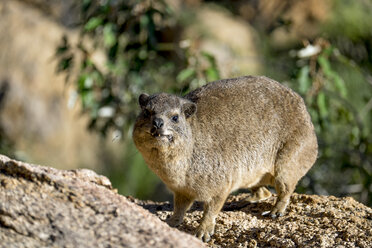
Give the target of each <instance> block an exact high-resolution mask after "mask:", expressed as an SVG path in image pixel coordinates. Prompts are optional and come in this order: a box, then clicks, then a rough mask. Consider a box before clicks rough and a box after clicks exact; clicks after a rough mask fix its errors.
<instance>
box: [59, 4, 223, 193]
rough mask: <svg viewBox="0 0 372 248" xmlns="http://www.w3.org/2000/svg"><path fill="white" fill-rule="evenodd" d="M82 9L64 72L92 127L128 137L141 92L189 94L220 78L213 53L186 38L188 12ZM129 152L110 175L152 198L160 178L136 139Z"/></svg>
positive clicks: (65, 44) (148, 7)
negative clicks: (185, 15) (183, 22)
mask: <svg viewBox="0 0 372 248" xmlns="http://www.w3.org/2000/svg"><path fill="white" fill-rule="evenodd" d="M81 8H82V14H81V19H82V23H81V33H80V36H79V41H78V42H77V44H73V43H72V42H71V41H69V40H68V38H67V36H65V37H63V39H62V41H61V44H60V46H59V47H58V49H57V52H56V54H57V57H58V59H59V64H58V68H57V70H58V71H59V72H65V73H66V75H67V78H66V79H67V82H70V81H73V83H74V84H75V86H76V91H77V93H78V95H79V97H80V100H81V104H82V110H83V112H84V113H85V114H88V115H89V116H90V124H89V127H88V128H89V129H90V130H95V131H98V132H100V133H101V134H102V135H104V136H107V134H109V132H110V130H114V132H113V133H112V134H113V135H114V139H116V138H117V137H122V136H123V138H124V140H128V139H130V132H128V130H129V129H130V126H131V124H132V123H133V121H134V119H135V117H136V114H137V113H138V107H137V97H138V96H139V95H140V93H142V92H150V93H154V92H160V91H167V92H173V93H178V94H179V93H185V92H187V91H189V90H191V89H195V88H197V87H199V86H201V85H203V84H205V83H206V82H207V81H210V80H216V79H218V78H219V72H218V69H217V66H216V62H215V60H214V57H213V56H212V55H210V54H208V53H206V52H198V51H196V50H195V49H193V48H192V47H191V46H190V44H189V42H188V41H187V40H179V37H177V33H178V32H179V29H180V28H181V27H180V26H179V25H180V24H179V19H180V18H181V17H178V16H177V15H176V14H175V13H174V12H173V10H172V9H171V8H170V7H169V6H168V5H167V4H166V3H165V2H164V1H161V0H160V1H149V0H129V1H127V0H121V1H117V0H107V1H100V0H84V1H83V3H82V5H81ZM170 34H171V37H168V35H170ZM100 55H103V56H100ZM76 68H77V71H78V72H77V73H76ZM76 74H77V75H76ZM123 131H124V132H123ZM127 153H128V154H127V156H125V158H124V159H125V160H124V161H125V164H124V165H122V166H121V169H119V168H120V167H118V166H111V165H108V166H107V167H106V168H105V172H106V175H108V176H109V177H110V178H111V179H112V181H113V184H114V186H116V187H118V188H119V191H120V192H121V193H124V194H132V195H135V196H137V197H143V198H146V197H149V195H151V194H152V192H153V190H152V189H155V187H154V185H155V184H156V183H158V179H156V182H154V180H153V178H155V177H154V175H153V174H152V173H149V171H148V169H147V168H146V166H145V164H144V162H143V160H142V158H140V157H139V155H138V152H137V151H135V150H134V148H133V144H132V142H130V143H129V144H128V149H127ZM124 174H125V175H124Z"/></svg>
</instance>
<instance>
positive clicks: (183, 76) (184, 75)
mask: <svg viewBox="0 0 372 248" xmlns="http://www.w3.org/2000/svg"><path fill="white" fill-rule="evenodd" d="M194 75H195V69H194V68H186V69H183V70H182V71H180V73H178V75H177V81H178V82H180V83H182V82H184V81H186V80H187V79H189V78H191V77H193V76H194Z"/></svg>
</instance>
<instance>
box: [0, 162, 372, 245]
mask: <svg viewBox="0 0 372 248" xmlns="http://www.w3.org/2000/svg"><path fill="white" fill-rule="evenodd" d="M245 197H247V194H239V195H235V196H230V197H229V198H228V200H227V202H226V204H225V206H224V208H223V210H222V211H221V213H220V214H219V215H218V218H217V220H216V221H217V224H216V234H215V235H214V236H213V238H212V240H211V241H210V242H209V243H207V244H203V243H202V242H200V241H199V240H197V239H196V238H194V237H193V236H192V235H189V234H193V233H194V232H195V229H196V227H197V225H198V223H199V221H200V218H201V215H202V211H201V210H202V204H200V203H196V204H194V206H193V207H192V209H191V210H190V211H189V212H188V213H187V216H186V218H185V220H184V223H183V224H182V225H181V226H180V227H179V228H178V229H179V230H181V231H179V230H177V229H174V228H170V227H169V226H168V225H167V224H165V223H164V222H162V221H161V220H164V219H166V218H167V217H168V216H170V215H171V213H172V211H171V210H172V206H171V204H170V203H168V202H162V203H159V202H151V201H139V200H137V199H134V198H132V197H124V196H121V195H119V194H117V193H116V191H115V190H114V189H112V186H111V183H110V181H109V180H108V179H107V178H106V177H103V176H99V175H97V174H96V173H94V172H93V171H90V170H85V169H82V170H72V171H62V170H57V169H53V168H50V167H43V166H38V165H31V164H27V163H22V162H18V161H15V160H11V159H9V158H7V157H5V156H1V155H0V241H1V242H0V247H205V246H209V247H372V209H371V208H368V207H366V206H365V205H363V204H361V203H358V202H356V201H355V200H353V199H352V198H350V197H346V198H337V197H333V196H314V195H300V194H294V195H293V196H292V198H291V204H290V205H289V207H288V209H287V215H285V216H283V217H280V218H278V219H274V220H273V219H271V218H268V217H263V216H261V213H262V212H263V211H266V210H269V209H270V208H271V207H272V205H273V203H274V201H275V197H273V198H271V199H268V200H266V201H263V202H260V203H256V204H247V203H245V202H244V198H245Z"/></svg>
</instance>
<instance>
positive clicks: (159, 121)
mask: <svg viewBox="0 0 372 248" xmlns="http://www.w3.org/2000/svg"><path fill="white" fill-rule="evenodd" d="M152 125H153V126H154V127H156V128H161V127H162V126H163V125H164V121H163V119H161V118H155V119H154V120H153V121H152Z"/></svg>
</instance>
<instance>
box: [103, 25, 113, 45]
mask: <svg viewBox="0 0 372 248" xmlns="http://www.w3.org/2000/svg"><path fill="white" fill-rule="evenodd" d="M103 42H104V44H105V46H107V47H112V46H113V45H115V43H116V36H115V33H114V29H113V25H112V24H107V25H105V27H104V28H103Z"/></svg>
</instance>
